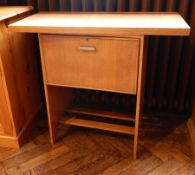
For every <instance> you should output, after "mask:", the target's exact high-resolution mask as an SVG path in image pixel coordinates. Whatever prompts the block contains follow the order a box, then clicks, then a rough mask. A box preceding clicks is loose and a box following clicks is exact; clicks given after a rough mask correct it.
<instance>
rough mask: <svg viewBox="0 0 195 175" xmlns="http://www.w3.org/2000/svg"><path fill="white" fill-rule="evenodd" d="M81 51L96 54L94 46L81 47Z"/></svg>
mask: <svg viewBox="0 0 195 175" xmlns="http://www.w3.org/2000/svg"><path fill="white" fill-rule="evenodd" d="M79 50H81V51H87V52H95V51H96V48H95V47H92V46H80V47H79Z"/></svg>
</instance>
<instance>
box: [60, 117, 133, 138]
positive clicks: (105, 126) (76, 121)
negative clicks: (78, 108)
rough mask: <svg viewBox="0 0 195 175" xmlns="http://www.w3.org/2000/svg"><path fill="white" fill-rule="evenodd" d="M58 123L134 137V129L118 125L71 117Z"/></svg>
mask: <svg viewBox="0 0 195 175" xmlns="http://www.w3.org/2000/svg"><path fill="white" fill-rule="evenodd" d="M59 123H61V124H66V125H73V126H81V127H86V128H94V129H100V130H106V131H112V132H117V133H123V134H128V135H134V127H131V126H123V125H119V124H111V123H104V122H99V121H93V120H85V119H80V118H77V117H71V118H68V119H61V120H59Z"/></svg>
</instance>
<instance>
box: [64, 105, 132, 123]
mask: <svg viewBox="0 0 195 175" xmlns="http://www.w3.org/2000/svg"><path fill="white" fill-rule="evenodd" d="M66 112H69V113H76V114H84V115H92V116H97V117H104V118H112V119H118V120H125V121H132V122H135V118H134V117H133V116H132V115H130V114H125V113H118V112H111V111H104V110H95V109H89V108H79V107H73V108H69V109H66Z"/></svg>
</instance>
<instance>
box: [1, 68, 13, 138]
mask: <svg viewBox="0 0 195 175" xmlns="http://www.w3.org/2000/svg"><path fill="white" fill-rule="evenodd" d="M0 74H1V72H0ZM0 76H1V75H0ZM0 135H9V136H12V135H13V131H12V124H11V120H10V116H9V111H8V106H7V101H6V98H5V92H4V88H3V81H2V78H1V77H0Z"/></svg>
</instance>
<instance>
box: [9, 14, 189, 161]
mask: <svg viewBox="0 0 195 175" xmlns="http://www.w3.org/2000/svg"><path fill="white" fill-rule="evenodd" d="M9 28H10V30H11V31H15V32H31V33H32V32H34V33H38V34H39V44H40V50H41V62H42V69H43V78H44V88H45V95H46V101H47V110H48V120H49V130H50V137H51V143H52V144H54V143H55V142H56V140H57V125H58V123H60V124H64V125H66V126H67V125H74V126H81V127H88V128H95V129H101V130H106V131H112V132H119V133H123V134H124V133H125V134H129V135H133V136H134V146H133V147H134V151H133V156H134V158H136V156H137V146H138V131H139V119H140V117H141V116H142V108H143V99H144V98H143V97H144V80H145V78H144V77H145V71H146V52H147V35H174V36H177V35H180V36H183V35H189V32H190V27H189V26H188V25H187V23H186V22H185V21H184V20H183V18H182V17H181V16H180V15H179V14H178V13H53V12H52V13H38V14H35V15H33V16H30V17H28V18H25V19H23V20H21V21H18V22H16V23H14V24H11V25H10V26H9ZM73 88H81V89H95V90H104V91H112V92H117V93H126V94H133V95H135V96H136V110H135V114H134V116H133V118H132V117H131V116H130V115H128V120H126V117H127V115H126V114H125V113H124V114H120V115H119V116H118V117H116V116H115V115H116V113H112V112H109V111H101V110H100V111H96V110H90V109H83V108H82V109H79V108H76V109H75V108H74V107H72V101H73V95H72V89H73ZM67 113H68V114H69V115H67ZM78 114H80V115H78ZM94 116H97V118H98V119H97V120H96V121H94ZM103 119H106V120H105V121H102V120H103ZM107 120H111V122H113V120H114V122H113V123H111V122H110V121H109V122H107ZM116 121H117V122H118V123H117V122H116ZM119 121H120V122H119ZM121 121H122V122H124V121H125V122H128V125H126V124H121Z"/></svg>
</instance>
